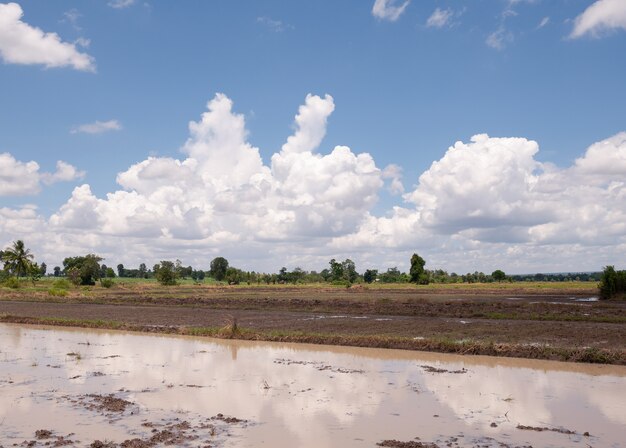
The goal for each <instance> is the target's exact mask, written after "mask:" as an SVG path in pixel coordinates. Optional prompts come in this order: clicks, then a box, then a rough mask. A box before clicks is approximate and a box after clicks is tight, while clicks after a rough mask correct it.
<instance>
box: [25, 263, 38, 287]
mask: <svg viewBox="0 0 626 448" xmlns="http://www.w3.org/2000/svg"><path fill="white" fill-rule="evenodd" d="M28 277H29V278H30V281H31V282H32V283H33V286H35V283H36V282H38V281H39V280H40V279H41V266H39V265H38V264H37V263H31V264H30V267H29V268H28Z"/></svg>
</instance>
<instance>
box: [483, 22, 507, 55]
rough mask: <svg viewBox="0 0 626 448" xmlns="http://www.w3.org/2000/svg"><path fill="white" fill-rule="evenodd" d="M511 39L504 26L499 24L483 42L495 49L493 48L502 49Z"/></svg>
mask: <svg viewBox="0 0 626 448" xmlns="http://www.w3.org/2000/svg"><path fill="white" fill-rule="evenodd" d="M512 40H513V35H512V34H511V33H510V32H509V31H507V29H506V28H505V27H504V26H500V28H498V29H497V30H496V31H494V32H493V33H491V34H490V35H489V36H487V40H485V43H486V44H487V45H488V46H489V47H491V48H493V49H495V50H504V48H505V47H506V44H507V43H509V42H511V41H512Z"/></svg>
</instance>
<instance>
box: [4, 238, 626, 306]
mask: <svg viewBox="0 0 626 448" xmlns="http://www.w3.org/2000/svg"><path fill="white" fill-rule="evenodd" d="M102 261H104V259H103V258H102V257H100V256H98V255H96V254H87V255H81V256H73V257H66V258H65V259H64V260H63V266H62V267H61V266H55V267H54V269H53V271H52V273H50V274H48V275H50V276H54V277H63V278H65V279H67V280H68V281H69V282H71V283H73V284H75V285H95V284H96V282H98V281H99V282H100V284H101V285H102V286H105V287H110V286H112V285H113V281H112V279H113V278H115V277H120V278H143V279H150V278H154V279H156V280H157V281H159V282H160V283H161V284H163V285H176V284H177V283H178V282H179V281H180V280H185V279H188V278H190V279H192V280H193V281H195V282H203V281H204V280H205V279H212V280H213V281H217V282H225V283H228V284H232V285H236V284H262V283H263V284H267V285H269V284H303V283H330V284H333V285H345V286H350V285H352V284H354V283H374V282H376V283H415V284H421V285H425V284H429V283H490V282H503V281H510V282H513V281H572V280H578V281H600V286H599V287H600V292H601V297H602V298H610V297H614V296H615V295H619V294H622V295H623V293H624V291H626V271H615V269H614V268H613V266H607V267H606V268H605V269H604V271H603V272H597V273H577V274H571V273H570V274H532V275H525V276H524V275H512V276H507V275H506V273H505V272H504V271H502V270H500V269H496V270H495V271H493V272H492V273H491V274H485V273H483V272H478V271H475V272H473V273H467V274H457V273H454V272H453V273H451V274H449V273H448V272H447V271H445V270H443V269H435V270H429V269H425V265H426V261H425V260H424V259H423V258H422V257H421V256H419V255H418V254H417V253H415V254H413V255H412V256H411V259H410V268H409V271H408V272H401V271H400V270H399V269H398V268H397V267H392V268H388V269H387V270H385V271H379V270H378V269H365V270H364V271H363V272H362V273H359V272H358V271H357V268H356V265H355V263H354V262H353V261H352V260H350V259H349V258H348V259H345V260H343V261H340V260H336V259H334V258H333V259H331V260H330V261H329V263H328V267H327V268H325V269H322V270H321V271H320V272H317V271H306V270H304V269H302V268H299V267H296V268H295V269H293V270H291V271H289V270H288V269H287V268H286V267H282V268H281V269H280V270H279V271H278V272H277V273H264V272H256V271H245V270H242V269H239V268H236V267H234V266H231V265H230V263H229V262H228V260H227V259H226V258H224V257H215V258H214V259H213V260H212V261H211V262H210V268H209V269H208V270H202V269H194V268H193V267H192V266H184V265H183V263H182V262H181V261H180V260H176V261H169V260H163V261H161V262H160V263H157V264H155V265H153V266H152V268H148V267H147V266H146V264H145V263H141V264H140V265H139V266H138V267H137V268H131V269H129V268H126V267H125V266H124V265H123V264H118V265H117V266H116V269H113V268H112V267H109V266H107V265H106V264H104V263H101V262H102ZM0 262H1V263H4V267H3V270H2V271H0V281H2V282H3V283H5V284H7V282H8V283H9V284H10V285H9V286H11V285H16V283H15V282H16V281H18V279H19V278H20V277H28V278H29V279H30V280H31V281H32V282H33V283H34V282H36V281H37V280H38V279H40V278H41V276H43V275H46V273H47V266H46V264H45V263H41V264H38V263H36V262H35V261H34V256H33V254H32V253H31V251H30V249H28V248H26V246H25V245H24V242H23V241H22V240H18V241H15V242H13V244H12V245H11V246H10V247H8V248H6V249H5V250H3V251H0ZM16 287H17V286H16Z"/></svg>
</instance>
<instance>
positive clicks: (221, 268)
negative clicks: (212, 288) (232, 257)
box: [210, 257, 228, 281]
mask: <svg viewBox="0 0 626 448" xmlns="http://www.w3.org/2000/svg"><path fill="white" fill-rule="evenodd" d="M227 270H228V260H227V259H226V258H224V257H216V258H214V259H213V260H212V261H211V271H210V273H211V277H213V278H214V279H215V280H217V281H222V280H224V279H225V278H226V271H227Z"/></svg>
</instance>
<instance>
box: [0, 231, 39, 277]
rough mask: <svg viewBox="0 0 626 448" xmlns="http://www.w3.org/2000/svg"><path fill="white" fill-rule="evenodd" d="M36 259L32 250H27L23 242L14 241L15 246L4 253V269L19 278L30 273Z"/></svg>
mask: <svg viewBox="0 0 626 448" xmlns="http://www.w3.org/2000/svg"><path fill="white" fill-rule="evenodd" d="M34 258H35V257H34V256H33V254H32V253H31V252H30V249H26V247H25V246H24V241H22V240H17V241H13V245H12V246H11V247H9V248H7V249H5V250H4V252H3V253H2V259H3V261H4V269H7V270H9V271H10V272H12V273H13V274H15V275H16V276H17V277H18V278H19V277H20V276H21V275H23V274H26V273H27V272H28V271H29V269H30V267H31V266H32V263H33V259H34Z"/></svg>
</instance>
